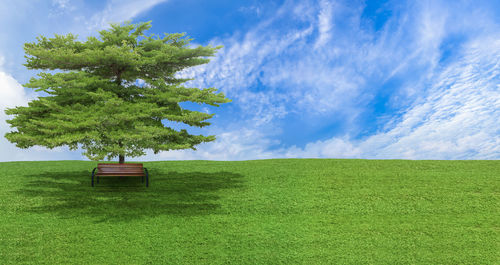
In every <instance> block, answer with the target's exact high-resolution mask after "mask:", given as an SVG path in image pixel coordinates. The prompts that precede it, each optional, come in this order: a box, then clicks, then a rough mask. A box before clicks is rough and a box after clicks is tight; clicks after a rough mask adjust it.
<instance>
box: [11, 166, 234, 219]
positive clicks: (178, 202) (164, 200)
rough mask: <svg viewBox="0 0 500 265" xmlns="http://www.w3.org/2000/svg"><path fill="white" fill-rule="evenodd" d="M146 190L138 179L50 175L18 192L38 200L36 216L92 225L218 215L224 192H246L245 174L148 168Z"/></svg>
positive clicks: (39, 177) (37, 178)
mask: <svg viewBox="0 0 500 265" xmlns="http://www.w3.org/2000/svg"><path fill="white" fill-rule="evenodd" d="M149 175H150V186H149V188H146V187H145V184H144V183H141V178H140V177H101V178H100V182H99V183H98V184H96V186H95V187H91V185H90V176H91V171H78V172H50V173H42V174H38V175H30V176H25V177H26V178H30V179H33V180H32V181H29V182H28V184H26V185H25V186H24V188H23V189H21V190H19V192H20V193H21V194H23V195H25V196H27V197H30V198H33V197H36V198H38V199H39V200H38V201H40V203H39V205H37V206H33V207H30V208H28V209H27V211H29V212H34V213H54V214H56V215H58V216H59V217H60V218H81V217H90V218H92V219H94V220H95V222H127V221H132V220H135V219H140V218H144V217H155V216H160V215H179V216H197V215H208V214H217V213H221V214H222V211H221V210H220V208H221V205H220V204H219V203H217V201H218V200H219V199H220V194H221V192H222V190H225V189H241V188H244V185H243V184H244V180H243V176H242V175H240V174H235V173H231V172H216V173H207V172H182V173H181V172H172V171H170V172H163V171H158V170H154V169H153V170H150V174H149Z"/></svg>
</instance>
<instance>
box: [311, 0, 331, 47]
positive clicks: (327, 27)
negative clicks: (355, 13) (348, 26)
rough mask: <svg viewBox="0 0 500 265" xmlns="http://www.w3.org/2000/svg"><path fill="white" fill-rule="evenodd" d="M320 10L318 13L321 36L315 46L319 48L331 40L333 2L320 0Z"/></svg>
mask: <svg viewBox="0 0 500 265" xmlns="http://www.w3.org/2000/svg"><path fill="white" fill-rule="evenodd" d="M319 4H320V12H319V15H318V31H319V37H318V39H317V41H316V43H315V44H314V47H315V48H316V49H317V48H319V47H321V46H323V45H324V44H325V43H326V42H328V41H329V40H330V38H331V37H332V36H331V35H332V34H331V29H332V15H333V12H332V11H333V10H332V8H333V7H332V3H331V2H329V1H326V0H322V1H320V3H319Z"/></svg>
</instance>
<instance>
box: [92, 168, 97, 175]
mask: <svg viewBox="0 0 500 265" xmlns="http://www.w3.org/2000/svg"><path fill="white" fill-rule="evenodd" d="M96 169H97V168H96V167H94V170H92V177H93V176H94V172H95V170H96Z"/></svg>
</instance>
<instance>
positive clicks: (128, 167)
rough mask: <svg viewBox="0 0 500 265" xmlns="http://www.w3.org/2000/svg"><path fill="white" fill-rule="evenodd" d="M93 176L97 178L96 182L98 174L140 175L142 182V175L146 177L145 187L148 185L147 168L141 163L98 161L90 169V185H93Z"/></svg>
mask: <svg viewBox="0 0 500 265" xmlns="http://www.w3.org/2000/svg"><path fill="white" fill-rule="evenodd" d="M96 170H97V172H96ZM94 176H95V177H96V179H97V183H99V176H115V177H127V176H136V177H142V182H144V177H146V187H149V177H148V170H147V168H145V167H143V166H142V164H141V163H127V164H117V163H99V164H97V167H96V168H94V170H92V187H94Z"/></svg>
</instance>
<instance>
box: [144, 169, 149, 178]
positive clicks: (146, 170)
mask: <svg viewBox="0 0 500 265" xmlns="http://www.w3.org/2000/svg"><path fill="white" fill-rule="evenodd" d="M143 168H144V171H146V176H148V175H149V173H148V169H147V168H145V167H143Z"/></svg>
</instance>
